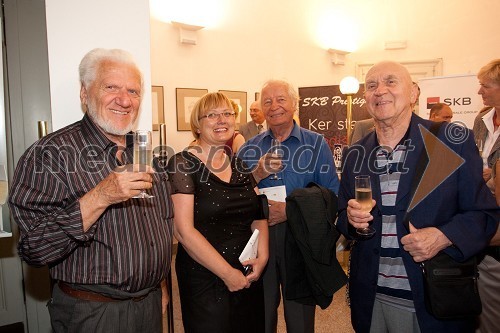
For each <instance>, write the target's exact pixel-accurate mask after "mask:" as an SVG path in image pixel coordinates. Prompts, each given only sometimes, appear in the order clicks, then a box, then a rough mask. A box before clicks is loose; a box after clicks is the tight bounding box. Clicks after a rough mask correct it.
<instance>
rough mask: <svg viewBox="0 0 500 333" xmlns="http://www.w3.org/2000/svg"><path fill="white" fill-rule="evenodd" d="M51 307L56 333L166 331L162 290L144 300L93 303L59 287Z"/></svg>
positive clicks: (53, 294) (56, 289)
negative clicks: (163, 329)
mask: <svg viewBox="0 0 500 333" xmlns="http://www.w3.org/2000/svg"><path fill="white" fill-rule="evenodd" d="M48 308H49V313H50V321H51V323H52V329H53V330H54V332H55V333H60V332H82V333H83V332H85V333H87V332H96V333H97V332H106V333H112V332H117V333H128V332H130V333H137V332H151V333H155V332H157V333H161V332H162V312H161V289H157V290H153V291H152V292H150V293H149V294H148V296H147V297H145V298H144V299H142V300H140V301H133V300H127V301H117V302H93V301H85V300H80V299H78V298H74V297H71V296H69V295H67V294H65V293H64V292H62V291H61V289H60V288H59V286H58V285H57V284H55V285H54V289H53V291H52V299H51V300H50V301H49V303H48Z"/></svg>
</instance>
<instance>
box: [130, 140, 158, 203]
mask: <svg viewBox="0 0 500 333" xmlns="http://www.w3.org/2000/svg"><path fill="white" fill-rule="evenodd" d="M152 146H153V140H152V135H151V131H146V130H137V131H135V133H134V164H138V166H139V171H146V166H147V165H152V162H153V148H152ZM132 198H139V199H149V198H153V196H152V195H150V194H148V193H146V190H141V193H139V194H138V195H136V196H133V197H132Z"/></svg>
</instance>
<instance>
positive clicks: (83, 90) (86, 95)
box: [80, 84, 88, 105]
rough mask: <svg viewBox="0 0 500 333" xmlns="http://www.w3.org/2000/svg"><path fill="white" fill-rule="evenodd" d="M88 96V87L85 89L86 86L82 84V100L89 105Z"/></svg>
mask: <svg viewBox="0 0 500 333" xmlns="http://www.w3.org/2000/svg"><path fill="white" fill-rule="evenodd" d="M87 97H88V94H87V89H85V87H84V86H83V84H82V86H81V88H80V102H81V103H82V104H83V105H87Z"/></svg>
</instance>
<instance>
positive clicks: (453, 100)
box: [418, 74, 483, 129]
mask: <svg viewBox="0 0 500 333" xmlns="http://www.w3.org/2000/svg"><path fill="white" fill-rule="evenodd" d="M418 85H419V87H420V98H419V100H418V101H419V102H418V104H419V108H418V113H419V115H420V116H421V117H422V118H426V119H429V110H430V109H431V107H432V104H435V103H444V104H447V105H449V106H450V108H451V109H452V110H453V119H452V121H453V122H456V121H459V122H462V123H464V124H465V125H466V126H467V127H468V128H470V129H472V127H473V126H474V118H475V117H476V114H477V112H478V111H479V110H481V109H482V108H483V100H482V99H481V96H479V95H478V94H477V91H478V90H479V81H478V79H477V76H476V75H475V74H467V75H457V76H440V77H430V78H422V79H420V80H419V81H418Z"/></svg>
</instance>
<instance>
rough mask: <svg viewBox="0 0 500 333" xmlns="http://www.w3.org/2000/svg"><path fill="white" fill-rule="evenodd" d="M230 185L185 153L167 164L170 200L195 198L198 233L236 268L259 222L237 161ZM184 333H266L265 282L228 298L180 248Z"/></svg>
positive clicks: (250, 180) (248, 180)
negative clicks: (173, 196)
mask: <svg viewBox="0 0 500 333" xmlns="http://www.w3.org/2000/svg"><path fill="white" fill-rule="evenodd" d="M231 169H232V175H231V179H230V181H229V183H227V182H224V181H222V180H221V179H219V178H218V177H217V176H216V175H215V174H213V173H212V172H210V170H209V169H208V168H207V167H206V165H205V164H204V163H203V162H202V161H201V160H200V159H198V158H197V157H196V156H195V155H193V154H191V153H190V152H187V151H182V152H180V153H178V154H176V155H175V156H173V157H172V158H171V159H170V161H169V166H168V170H169V176H170V182H171V184H172V194H176V193H184V194H193V195H194V227H195V228H196V229H197V230H198V231H199V232H200V233H201V234H202V235H203V236H204V237H205V238H206V239H207V240H208V241H209V242H210V244H211V245H212V246H213V247H214V248H215V249H216V250H217V251H218V252H219V253H220V254H221V255H222V256H223V257H224V259H226V261H227V262H228V263H229V264H230V265H231V266H233V267H235V268H237V269H240V270H242V269H243V267H242V265H241V264H240V262H239V260H238V257H239V255H240V253H241V251H242V250H243V248H244V247H245V244H246V243H247V241H248V240H249V238H250V236H251V233H252V231H251V229H250V225H251V224H252V222H253V221H254V220H255V219H256V218H257V216H259V203H258V199H257V195H256V194H255V191H254V187H255V181H254V180H253V177H252V176H251V174H250V173H249V172H248V171H247V169H246V168H245V167H244V165H243V162H242V161H241V160H240V159H239V158H236V157H232V158H231ZM175 268H176V272H177V280H178V284H179V294H180V300H181V309H182V321H183V324H184V330H185V332H187V333H191V332H203V333H206V332H217V333H224V332H228V333H229V332H259V333H260V332H264V298H263V297H264V294H263V289H262V281H261V280H259V281H256V282H254V283H252V284H251V287H250V288H248V289H243V290H240V291H237V292H230V291H229V290H228V289H227V287H226V285H225V284H224V282H223V281H222V280H221V279H220V278H218V277H217V276H216V275H215V274H213V273H212V272H210V271H209V270H208V269H206V268H205V267H203V266H202V265H200V264H199V263H197V262H196V261H195V260H193V259H192V258H191V257H190V256H189V254H188V253H187V252H186V250H185V249H184V248H183V247H182V245H180V244H179V247H178V252H177V258H176V263H175Z"/></svg>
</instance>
